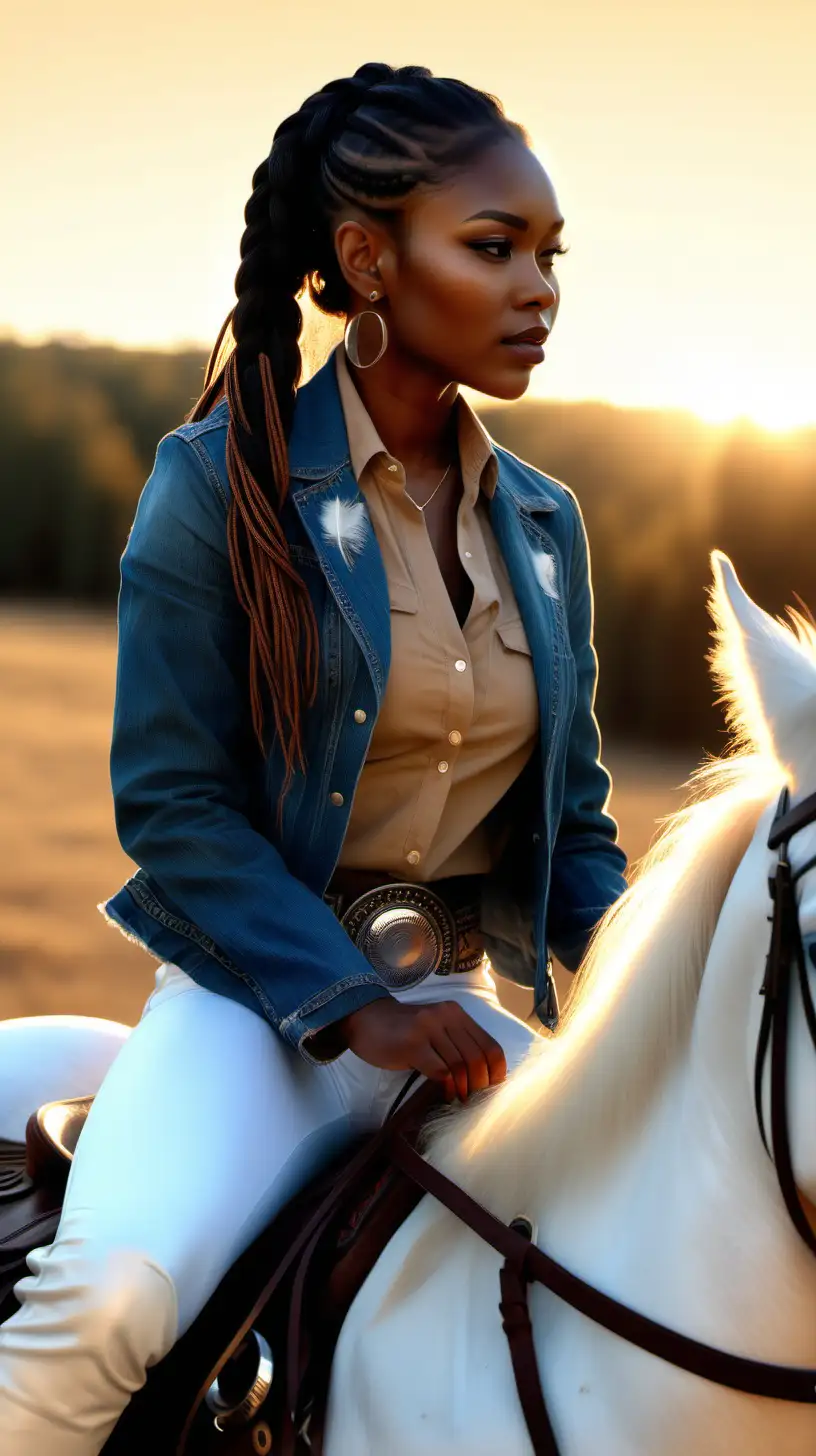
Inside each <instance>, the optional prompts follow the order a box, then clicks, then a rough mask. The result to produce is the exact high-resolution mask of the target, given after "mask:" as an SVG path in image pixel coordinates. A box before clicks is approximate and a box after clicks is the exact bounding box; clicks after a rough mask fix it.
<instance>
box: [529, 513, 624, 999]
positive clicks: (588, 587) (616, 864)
mask: <svg viewBox="0 0 816 1456" xmlns="http://www.w3.org/2000/svg"><path fill="white" fill-rule="evenodd" d="M568 498H569V499H570V500H571V501H572V503H573V505H574V508H575V515H576V521H575V531H574V536H573V549H572V569H571V576H570V592H569V602H568V626H569V636H570V644H571V646H572V652H573V656H574V657H575V664H576V668H577V673H578V688H577V697H576V702H575V713H574V716H573V720H572V726H571V728H570V733H569V741H568V744H567V764H566V776H565V784H564V805H563V809H562V812H561V820H560V823H559V827H558V833H557V835H556V840H555V845H554V847H553V857H552V870H551V886H550V900H549V913H548V920H547V935H548V943H549V945H550V947H551V948H552V950H553V952H554V953H555V955H556V956H557V957H558V959H559V961H561V963H562V965H564V966H566V968H567V969H568V970H570V971H575V970H577V969H578V966H579V964H580V962H581V960H582V958H583V955H584V951H585V950H586V946H587V942H588V940H589V937H590V934H591V932H592V930H593V929H594V927H595V925H596V924H597V922H598V921H599V920H600V918H601V916H602V915H603V913H604V911H605V910H607V909H608V907H609V906H610V905H611V904H613V903H614V901H615V900H617V899H618V898H619V896H620V895H622V894H623V892H624V890H625V889H626V888H627V884H626V879H625V876H624V872H625V870H626V866H627V859H626V855H625V853H624V851H623V849H622V848H621V846H620V845H619V844H618V843H617V838H618V825H617V823H616V821H615V820H614V819H613V818H612V815H611V814H608V813H607V811H606V806H607V802H608V799H609V795H610V792H611V788H612V780H611V778H610V775H609V773H608V771H607V769H606V768H605V767H604V765H603V764H602V762H601V735H600V730H599V727H598V721H597V718H596V717H595V691H596V688H597V682H598V658H597V655H596V652H595V648H594V645H593V623H594V602H593V594H592V580H591V564H590V553H589V543H588V541H587V535H586V527H585V526H584V519H583V516H582V514H581V508H580V506H579V504H578V501H577V500H576V498H575V496H574V495H573V494H572V492H571V491H570V492H569V493H568Z"/></svg>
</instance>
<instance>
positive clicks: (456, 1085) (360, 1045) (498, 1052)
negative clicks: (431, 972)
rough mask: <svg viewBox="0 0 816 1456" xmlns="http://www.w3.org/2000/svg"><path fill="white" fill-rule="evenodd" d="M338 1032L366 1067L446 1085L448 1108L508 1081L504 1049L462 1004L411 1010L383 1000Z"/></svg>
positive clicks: (350, 1019) (348, 1020) (349, 1019)
mask: <svg viewBox="0 0 816 1456" xmlns="http://www.w3.org/2000/svg"><path fill="white" fill-rule="evenodd" d="M338 1029H340V1030H341V1031H342V1034H343V1036H344V1039H345V1040H346V1041H347V1043H348V1046H349V1049H350V1050H351V1051H353V1052H355V1053H356V1055H357V1056H358V1057H360V1058H362V1060H363V1061H364V1062H368V1063H370V1065H371V1066H373V1067H383V1068H385V1069H386V1070H387V1071H402V1070H408V1069H409V1068H414V1069H415V1070H416V1071H418V1072H422V1074H423V1076H425V1077H429V1078H430V1079H431V1080H432V1081H434V1082H442V1083H444V1084H445V1095H446V1097H447V1099H448V1101H449V1102H450V1101H452V1100H453V1098H454V1097H459V1098H460V1100H461V1101H462V1102H464V1101H465V1099H466V1098H467V1097H468V1096H469V1095H470V1093H471V1092H481V1091H483V1089H484V1088H485V1087H492V1086H493V1085H494V1084H495V1083H496V1082H503V1081H504V1078H505V1077H506V1075H507V1062H506V1060H505V1056H504V1052H503V1051H502V1048H501V1047H500V1046H499V1043H498V1042H497V1041H495V1040H494V1039H493V1037H492V1036H490V1034H489V1033H488V1032H486V1031H484V1030H483V1029H482V1027H481V1026H479V1024H478V1022H476V1021H474V1019H473V1017H472V1016H470V1015H469V1014H468V1012H467V1011H465V1010H464V1009H463V1008H462V1007H461V1006H460V1005H459V1003H458V1002H457V1001H436V1002H432V1003H429V1004H427V1005H424V1006H406V1005H404V1004H403V1003H402V1002H401V1001H397V1000H395V999H394V998H391V999H390V1000H386V999H385V998H384V997H381V998H379V999H378V1000H376V1001H369V1002H368V1004H367V1005H366V1006H361V1007H360V1009H359V1011H352V1012H351V1014H350V1015H349V1016H346V1017H344V1018H343V1020H342V1021H341V1022H340V1023H339V1024H338Z"/></svg>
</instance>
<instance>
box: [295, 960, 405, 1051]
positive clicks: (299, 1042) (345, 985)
mask: <svg viewBox="0 0 816 1456" xmlns="http://www.w3.org/2000/svg"><path fill="white" fill-rule="evenodd" d="M385 996H387V997H388V998H389V999H390V997H391V992H390V991H389V990H388V988H387V987H386V986H383V985H381V984H379V983H378V982H376V981H372V980H370V979H369V978H368V977H367V978H366V979H365V980H363V979H362V978H359V979H358V978H357V977H352V976H349V977H347V978H346V979H345V980H343V981H338V982H337V983H336V984H335V985H334V986H329V987H327V989H326V990H325V991H323V992H322V993H321V994H320V995H319V996H316V997H314V998H313V1000H311V1001H307V1002H305V1003H304V1005H303V1006H300V1007H299V1008H298V1010H297V1012H295V1013H293V1015H292V1016H289V1017H287V1018H286V1020H285V1021H284V1022H282V1023H281V1027H280V1031H281V1034H282V1036H284V1037H285V1038H286V1040H287V1041H288V1042H291V1043H293V1044H294V1045H295V1046H296V1047H297V1050H298V1051H299V1052H300V1054H301V1056H302V1057H303V1058H304V1059H305V1060H306V1061H307V1062H313V1063H316V1064H318V1065H324V1064H325V1063H326V1062H333V1061H335V1060H336V1058H337V1057H339V1056H342V1054H343V1052H345V1051H348V1043H347V1042H346V1040H345V1037H343V1036H342V1034H341V1033H340V1030H339V1028H338V1026H337V1022H338V1021H341V1020H342V1019H343V1017H344V1016H350V1015H351V1013H352V1011H359V1009H360V1007H361V1006H367V1005H368V1003H369V1001H378V1000H381V999H382V998H383V997H385Z"/></svg>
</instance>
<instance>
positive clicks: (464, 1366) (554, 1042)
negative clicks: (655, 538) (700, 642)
mask: <svg viewBox="0 0 816 1456" xmlns="http://www.w3.org/2000/svg"><path fill="white" fill-rule="evenodd" d="M711 559H712V566H713V568H714V587H713V589H712V593H711V603H710V605H711V611H712V615H713V617H714V621H715V629H716V639H717V642H716V648H715V650H714V652H713V653H712V655H711V660H712V668H713V672H714V676H715V679H716V680H717V682H718V684H719V685H720V686H721V688H722V689H723V693H724V697H725V702H726V712H727V715H728V719H729V722H730V724H731V727H732V729H733V731H734V737H733V743H732V748H733V752H732V754H731V755H730V756H729V757H728V758H725V759H722V760H713V761H712V762H710V763H708V764H707V765H704V766H703V767H702V768H701V769H699V770H698V771H697V773H696V774H695V775H693V777H692V780H691V781H690V783H691V794H690V802H689V804H688V806H687V807H686V808H684V809H683V810H681V811H680V812H679V813H677V814H675V815H673V816H671V817H670V818H669V819H668V820H667V821H666V822H665V824H664V829H663V833H662V835H661V837H660V838H659V840H658V842H657V843H656V844H655V846H654V847H653V848H652V850H651V851H650V852H649V854H648V855H647V856H646V857H645V858H644V860H643V861H642V862H641V864H640V866H639V867H638V870H637V874H636V877H635V879H634V880H633V882H632V884H631V885H630V888H629V889H628V891H627V892H626V894H625V895H624V896H623V897H622V898H621V899H620V900H619V901H618V902H617V904H616V905H615V906H613V907H612V909H611V910H610V911H609V912H608V914H607V915H606V916H605V917H604V920H603V921H602V922H601V925H600V926H599V927H598V931H597V933H596V935H595V937H594V938H593V943H592V945H591V947H590V950H589V952H588V954H587V957H586V958H585V961H584V965H583V967H582V970H581V973H580V976H579V981H578V984H577V986H576V988H575V991H574V993H573V995H572V997H571V1000H570V1003H569V1005H568V1007H567V1010H566V1014H565V1016H564V1018H563V1019H562V1027H561V1029H560V1030H559V1032H558V1034H557V1035H556V1036H555V1037H554V1038H549V1037H548V1038H547V1039H546V1040H544V1039H542V1042H541V1045H540V1047H536V1048H535V1049H534V1051H533V1052H532V1053H531V1054H530V1056H529V1058H528V1060H527V1061H526V1063H525V1064H524V1065H523V1066H522V1067H520V1068H519V1069H518V1070H517V1071H516V1072H515V1073H514V1074H513V1075H512V1076H511V1077H510V1078H509V1079H508V1081H507V1082H506V1083H505V1084H504V1085H503V1086H502V1087H500V1088H498V1089H496V1090H495V1091H494V1092H493V1093H492V1094H491V1095H490V1096H489V1097H488V1098H487V1099H486V1100H485V1099H481V1100H477V1101H476V1102H475V1103H474V1104H473V1105H471V1106H469V1107H466V1108H463V1109H461V1110H459V1111H457V1112H455V1113H452V1114H450V1115H449V1116H448V1117H446V1119H445V1120H444V1121H443V1122H442V1124H441V1126H440V1130H439V1131H438V1132H437V1133H436V1134H435V1136H434V1139H433V1142H432V1145H431V1153H430V1155H431V1157H432V1159H433V1161H435V1162H436V1163H437V1165H438V1166H439V1167H440V1168H442V1169H443V1170H444V1171H446V1172H447V1173H448V1174H449V1175H450V1176H452V1177H453V1178H455V1179H456V1181H457V1182H459V1183H460V1184H461V1185H462V1186H463V1187H465V1188H466V1189H468V1191H470V1192H471V1193H472V1194H473V1195H474V1196H475V1197H476V1198H478V1199H479V1200H480V1202H482V1203H484V1204H485V1205H486V1206H487V1207H488V1208H490V1209H491V1210H492V1211H493V1212H494V1213H495V1214H497V1215H498V1216H500V1217H501V1218H502V1219H505V1220H509V1219H511V1218H513V1217H514V1216H515V1215H517V1214H519V1213H522V1212H523V1213H525V1214H527V1215H529V1216H530V1217H531V1218H532V1220H533V1222H534V1224H535V1225H536V1238H537V1242H538V1243H539V1244H540V1246H541V1247H542V1248H544V1249H546V1250H547V1252H548V1253H550V1254H552V1255H553V1256H554V1257H555V1258H556V1259H558V1260H559V1261H560V1262H561V1263H562V1264H565V1265H567V1267H569V1268H571V1269H572V1270H573V1271H574V1272H575V1273H577V1274H579V1275H580V1276H581V1277H582V1278H584V1279H585V1280H587V1281H588V1282H589V1283H591V1284H593V1285H595V1286H596V1287H597V1288H598V1289H601V1290H603V1291H605V1292H606V1293H608V1294H611V1295H613V1296H614V1297H615V1298H617V1299H619V1300H621V1301H622V1302H623V1303H625V1304H627V1305H629V1306H631V1307H632V1308H633V1309H636V1310H639V1311H640V1312H642V1313H644V1314H647V1315H649V1316H651V1317H652V1318H654V1319H656V1320H658V1321H659V1322H660V1323H662V1324H665V1325H667V1326H669V1327H671V1328H673V1329H676V1330H678V1331H681V1332H682V1333H685V1334H687V1335H691V1336H693V1337H694V1338H696V1339H698V1340H702V1341H705V1342H706V1343H708V1344H709V1345H714V1346H717V1347H718V1348H720V1349H723V1350H727V1351H729V1352H732V1353H734V1354H743V1355H748V1356H751V1357H753V1358H755V1359H762V1360H766V1361H769V1362H773V1363H777V1364H787V1365H797V1366H813V1365H815V1364H816V1259H814V1258H813V1256H812V1255H811V1254H810V1253H809V1252H808V1251H807V1249H806V1248H805V1246H804V1244H803V1243H802V1241H801V1240H800V1238H799V1236H798V1235H797V1233H796V1232H795V1231H794V1229H793V1227H792V1224H791V1222H790V1219H789V1217H788V1213H787V1210H786V1208H785V1206H784V1203H783V1201H782V1197H781V1194H780V1191H779V1186H778V1183H777V1179H776V1174H775V1171H774V1168H773V1165H772V1163H771V1162H770V1160H769V1159H768V1157H767V1155H766V1153H765V1151H764V1148H763V1146H762V1142H761V1140H760V1135H759V1131H758V1127H757V1122H756V1116H755V1113H754V1103H753V1086H752V1081H753V1062H754V1054H755V1049H756V1042H757V1034H758V1029H759V1022H760V1014H761V999H760V996H759V995H758V991H759V987H760V984H761V982H762V978H763V971H764V963H765V954H766V950H767V946H768V934H769V925H768V920H767V916H768V912H769V909H770V901H769V898H768V893H767V876H768V872H769V870H770V869H771V868H772V864H773V862H774V861H775V856H774V855H772V853H771V851H770V850H769V849H768V848H767V845H766V841H767V837H768V829H769V825H770V823H771V820H772V819H773V816H774V813H775V810H776V805H777V796H778V792H779V788H780V786H781V785H782V784H783V783H785V782H787V783H788V784H789V786H790V793H791V802H792V804H794V805H795V804H796V803H798V802H799V801H800V800H801V799H802V798H803V797H805V796H806V795H807V794H808V793H810V792H812V791H813V790H814V789H816V629H814V628H813V627H812V626H811V625H809V624H808V623H807V622H806V621H805V619H804V618H802V617H801V616H800V615H799V614H798V613H795V612H793V611H791V613H790V614H791V619H792V622H793V627H789V626H787V625H784V624H782V623H781V622H777V621H774V620H773V619H771V618H770V617H768V616H767V614H766V613H764V612H763V611H762V610H761V609H760V608H759V607H757V606H756V605H755V603H753V602H752V601H751V599H750V598H749V597H748V596H747V595H746V594H745V592H744V591H743V590H742V588H741V587H740V585H739V582H738V580H737V578H736V575H735V573H734V570H733V567H732V566H731V563H730V562H729V561H728V558H727V557H724V556H722V555H721V554H720V553H718V552H714V553H712V558H711ZM814 853H816V825H810V826H809V827H808V828H806V829H804V830H802V831H801V832H799V833H798V834H797V835H796V836H795V837H794V838H793V839H792V840H791V844H790V859H791V861H792V864H793V866H794V869H796V867H797V865H803V864H805V863H806V861H807V860H808V859H810V858H812V857H813V855H814ZM797 888H798V891H799V900H800V903H799V919H800V924H801V928H802V934H803V936H804V938H805V941H806V943H807V946H808V949H809V951H810V953H811V960H812V961H814V958H816V868H815V869H814V870H813V871H811V872H809V873H807V874H806V875H804V876H803V877H802V879H801V881H800V882H799V885H798V887H797ZM812 974H813V975H814V979H816V964H814V969H813V972H812ZM130 1029H131V1028H130V1027H127V1026H124V1025H121V1024H119V1023H117V1022H110V1021H103V1020H101V1019H97V1018H93V1017H75V1016H44V1017H24V1018H18V1019H16V1020H11V1021H6V1022H1V1023H0V1137H7V1138H15V1139H20V1138H22V1137H23V1135H24V1130H25V1123H26V1119H27V1117H28V1115H29V1113H30V1112H31V1111H32V1110H33V1109H34V1108H35V1107H37V1106H38V1105H40V1104H41V1103H43V1102H46V1101H50V1100H53V1099H56V1098H63V1097H71V1096H82V1095H86V1094H88V1093H91V1092H94V1091H95V1090H96V1089H97V1088H98V1086H99V1085H100V1083H101V1082H102V1079H103V1077H104V1076H105V1074H106V1072H107V1070H108V1067H109V1066H110V1064H111V1062H112V1061H113V1059H114V1057H115V1056H116V1055H117V1053H118V1051H119V1050H120V1048H121V1046H122V1043H123V1041H124V1039H125V1038H126V1037H127V1036H128V1035H129V1032H130ZM788 1090H789V1104H790V1113H791V1142H792V1151H793V1164H794V1170H795V1174H796V1181H797V1185H798V1188H799V1190H800V1192H801V1194H802V1196H803V1198H804V1199H805V1200H808V1201H809V1204H810V1205H812V1204H813V1203H814V1202H816V1056H814V1054H813V1049H812V1047H811V1043H810V1040H809V1037H808V1034H807V1032H806V1030H805V1026H804V1017H803V1015H802V1014H801V1006H800V1005H799V1004H798V1001H797V1002H796V1003H795V1006H794V1013H793V1018H792V1025H791V1041H790V1063H789V1078H788ZM766 1094H767V1088H766ZM810 1213H811V1217H812V1218H813V1220H814V1224H816V1209H814V1208H812V1207H811V1208H810ZM499 1266H500V1259H499V1256H498V1255H497V1254H495V1253H494V1252H493V1250H492V1249H491V1248H490V1247H489V1246H488V1245H487V1244H484V1243H482V1242H481V1241H480V1240H479V1239H478V1238H477V1237H476V1236H475V1235H474V1234H472V1233H471V1232H470V1231H469V1230H468V1229H467V1228H466V1227H465V1226H464V1225H463V1224H461V1223H459V1222H457V1221H456V1220H455V1219H454V1218H453V1216H452V1215H450V1214H448V1213H447V1212H445V1211H444V1210H443V1209H441V1208H440V1206H439V1205H438V1204H437V1203H436V1202H435V1201H434V1200H433V1199H432V1198H430V1197H426V1198H424V1199H423V1200H422V1202H421V1204H420V1205H419V1207H418V1208H417V1210H416V1211H415V1213H414V1214H413V1215H412V1216H411V1217H410V1218H409V1219H408V1221H407V1222H406V1223H405V1224H404V1225H403V1227H402V1229H401V1230H400V1231H399V1233H398V1234H397V1235H396V1237H395V1238H394V1239H392V1241H391V1243H390V1244H389V1246H388V1247H387V1249H386V1251H385V1253H384V1254H383V1256H382V1257H381V1258H380V1260H379V1262H378V1263H377V1265H376V1266H375V1268H374V1270H373V1271H372V1273H371V1275H370V1276H369V1278H368V1280H367V1281H366V1283H365V1284H364V1286H363V1288H362V1289H361V1291H360V1293H359V1295H358V1297H357V1299H356V1301H355V1303H354V1304H353V1306H352V1308H351V1311H350V1313H349V1316H348V1318H347V1320H346V1323H345V1325H344V1327H343V1330H342V1332H341V1337H340V1342H339V1344H338V1348H337V1353H336V1357H335V1361H334V1369H333V1374H332V1385H331V1392H330V1404H329V1412H328V1429H327V1439H326V1452H327V1456H375V1453H376V1456H381V1453H383V1452H388V1456H419V1453H422V1456H442V1453H444V1456H497V1453H500V1456H529V1453H530V1449H531V1447H530V1439H529V1436H528V1434H527V1430H526V1427H525V1425H524V1420H523V1417H522V1414H521V1409H520V1406H519V1400H518V1395H517V1392H516V1388H515V1384H514V1381H513V1376H512V1370H511V1365H510V1360H509V1355H508V1349H507V1344H506V1340H505V1336H504V1334H503V1332H502V1328H501V1322H500V1319H499V1314H498V1309H497V1302H498V1297H499V1287H498V1271H499ZM530 1307H531V1313H532V1318H533V1325H534V1331H535V1344H536V1352H537V1357H538V1364H539V1369H540V1372H541V1377H542V1384H543V1388H544V1393H545V1397H546V1401H547V1406H548V1410H549V1413H550V1417H551V1420H552V1423H553V1427H554V1429H555V1434H556V1437H557V1440H558V1444H559V1448H560V1453H561V1456H691V1453H694V1456H768V1453H769V1452H773V1456H813V1452H814V1450H816V1407H813V1406H810V1407H807V1406H794V1405H787V1404H782V1403H779V1402H776V1401H772V1400H768V1399H764V1398H759V1397H751V1396H745V1395H739V1394H736V1393H734V1392H732V1391H729V1390H725V1389H723V1388H721V1387H719V1386H717V1385H714V1384H710V1383H709V1382H707V1381H705V1380H702V1379H700V1378H697V1377H693V1376H690V1375H687V1374H684V1373H682V1372H681V1371H679V1370H676V1369H674V1368H673V1367H671V1366H669V1365H667V1364H664V1363H663V1362H662V1361H660V1360H658V1359H656V1358H654V1357H652V1356H649V1355H647V1354H644V1353H642V1352H641V1351H640V1350H638V1349H636V1348H634V1347H633V1346H630V1345H628V1344H625V1343H624V1342H623V1341H622V1340H620V1339H618V1338H616V1337H615V1336H613V1335H610V1334H608V1333H606V1332H605V1331H603V1330H602V1329H600V1328H599V1327H597V1326H595V1325H593V1324H591V1323H589V1321H587V1320H586V1319H585V1318H584V1317H582V1316H580V1315H578V1314H576V1313H574V1312H573V1311H572V1310H571V1309H569V1308H567V1307H566V1306H564V1305H563V1304H561V1303H560V1302H559V1301H558V1300H557V1299H555V1298H554V1297H553V1296H552V1295H550V1294H549V1293H548V1292H547V1291H545V1290H544V1289H542V1288H541V1287H540V1286H533V1287H532V1289H531V1296H530Z"/></svg>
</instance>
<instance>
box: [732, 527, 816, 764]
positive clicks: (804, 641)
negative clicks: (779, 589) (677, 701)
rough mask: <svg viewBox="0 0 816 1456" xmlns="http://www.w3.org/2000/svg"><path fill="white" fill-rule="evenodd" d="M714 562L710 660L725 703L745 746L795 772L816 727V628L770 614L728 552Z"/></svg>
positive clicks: (737, 736) (738, 741) (740, 743)
mask: <svg viewBox="0 0 816 1456" xmlns="http://www.w3.org/2000/svg"><path fill="white" fill-rule="evenodd" d="M709 560H710V562H711V570H712V573H713V577H714V584H713V586H712V587H711V588H710V590H709V596H708V609H709V612H710V614H711V616H712V618H713V620H714V632H713V636H714V647H713V648H712V650H711V651H710V652H709V654H708V663H709V666H710V668H711V675H712V677H713V678H714V681H715V683H716V685H717V687H718V688H719V689H720V697H719V698H718V699H717V702H722V703H724V711H725V718H726V722H727V723H728V726H729V728H730V729H731V731H732V733H733V734H734V736H735V739H736V746H737V747H738V748H742V749H754V750H758V751H759V752H762V753H764V754H770V755H772V756H773V757H774V758H776V759H777V761H778V762H779V763H780V764H781V765H782V766H783V767H785V768H787V769H788V770H789V771H790V770H793V772H794V776H795V768H794V765H795V763H796V760H797V758H798V757H799V755H800V754H801V752H802V750H803V744H806V743H807V742H811V743H812V741H813V735H814V732H816V653H814V651H813V649H814V647H816V633H813V631H812V629H808V628H807V624H806V623H805V624H804V627H803V629H802V630H801V631H800V633H799V634H798V635H797V633H796V632H794V631H793V630H792V629H791V628H790V627H788V626H787V625H786V624H785V623H783V622H780V621H777V620H776V619H775V618H773V617H770V616H769V615H768V613H767V612H765V611H763V609H762V607H760V606H758V605H757V603H756V602H755V601H753V600H752V598H751V597H749V595H748V593H747V592H746V591H745V589H744V587H743V586H742V585H741V583H740V580H739V578H738V576H737V573H736V571H735V570H734V567H733V564H732V563H731V561H730V560H729V558H728V557H727V556H726V555H725V554H724V553H723V552H722V551H716V550H715V551H712V552H711V555H710V557H709ZM788 610H789V611H790V608H789V609H788ZM800 621H802V622H803V623H804V619H802V618H800ZM808 631H809V632H810V637H808ZM803 734H804V737H803Z"/></svg>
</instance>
